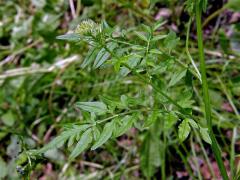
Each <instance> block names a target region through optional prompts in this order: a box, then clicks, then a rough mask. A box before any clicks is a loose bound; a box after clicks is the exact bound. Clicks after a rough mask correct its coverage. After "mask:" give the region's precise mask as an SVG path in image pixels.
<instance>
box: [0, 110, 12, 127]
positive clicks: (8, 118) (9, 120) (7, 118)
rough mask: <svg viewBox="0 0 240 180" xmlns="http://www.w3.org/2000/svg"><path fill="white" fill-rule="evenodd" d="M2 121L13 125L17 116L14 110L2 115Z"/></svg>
mask: <svg viewBox="0 0 240 180" xmlns="http://www.w3.org/2000/svg"><path fill="white" fill-rule="evenodd" d="M1 119H2V122H3V123H4V124H5V125H7V126H13V125H14V122H15V117H14V115H13V112H12V111H8V112H7V113H5V114H4V115H2V117H1Z"/></svg>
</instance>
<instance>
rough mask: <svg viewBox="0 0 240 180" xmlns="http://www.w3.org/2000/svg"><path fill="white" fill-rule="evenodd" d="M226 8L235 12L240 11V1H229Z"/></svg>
mask: <svg viewBox="0 0 240 180" xmlns="http://www.w3.org/2000/svg"><path fill="white" fill-rule="evenodd" d="M226 7H227V8H229V9H232V10H234V11H239V10H240V1H239V0H229V1H228V3H227V4H226Z"/></svg>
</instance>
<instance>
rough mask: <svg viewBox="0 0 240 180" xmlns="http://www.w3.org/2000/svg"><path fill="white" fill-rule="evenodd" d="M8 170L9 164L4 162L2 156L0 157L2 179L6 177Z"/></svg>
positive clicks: (0, 175) (0, 176) (0, 177)
mask: <svg viewBox="0 0 240 180" xmlns="http://www.w3.org/2000/svg"><path fill="white" fill-rule="evenodd" d="M7 172H8V168H7V164H6V163H5V162H4V160H3V159H2V157H0V179H4V177H5V176H6V175H7Z"/></svg>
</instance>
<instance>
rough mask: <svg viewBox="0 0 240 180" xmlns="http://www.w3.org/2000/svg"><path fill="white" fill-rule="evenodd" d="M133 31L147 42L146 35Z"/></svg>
mask: <svg viewBox="0 0 240 180" xmlns="http://www.w3.org/2000/svg"><path fill="white" fill-rule="evenodd" d="M134 33H135V34H136V35H137V36H138V37H139V38H140V39H141V40H143V41H146V42H148V38H147V37H146V35H145V34H143V33H142V32H138V31H134Z"/></svg>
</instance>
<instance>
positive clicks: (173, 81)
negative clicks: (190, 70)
mask: <svg viewBox="0 0 240 180" xmlns="http://www.w3.org/2000/svg"><path fill="white" fill-rule="evenodd" d="M186 72H187V70H186V69H184V70H183V71H180V72H176V73H174V74H173V76H172V78H171V80H170V82H169V84H168V87H171V86H174V85H175V84H177V83H178V82H179V81H180V80H181V79H182V78H183V77H184V76H185V75H186Z"/></svg>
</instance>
